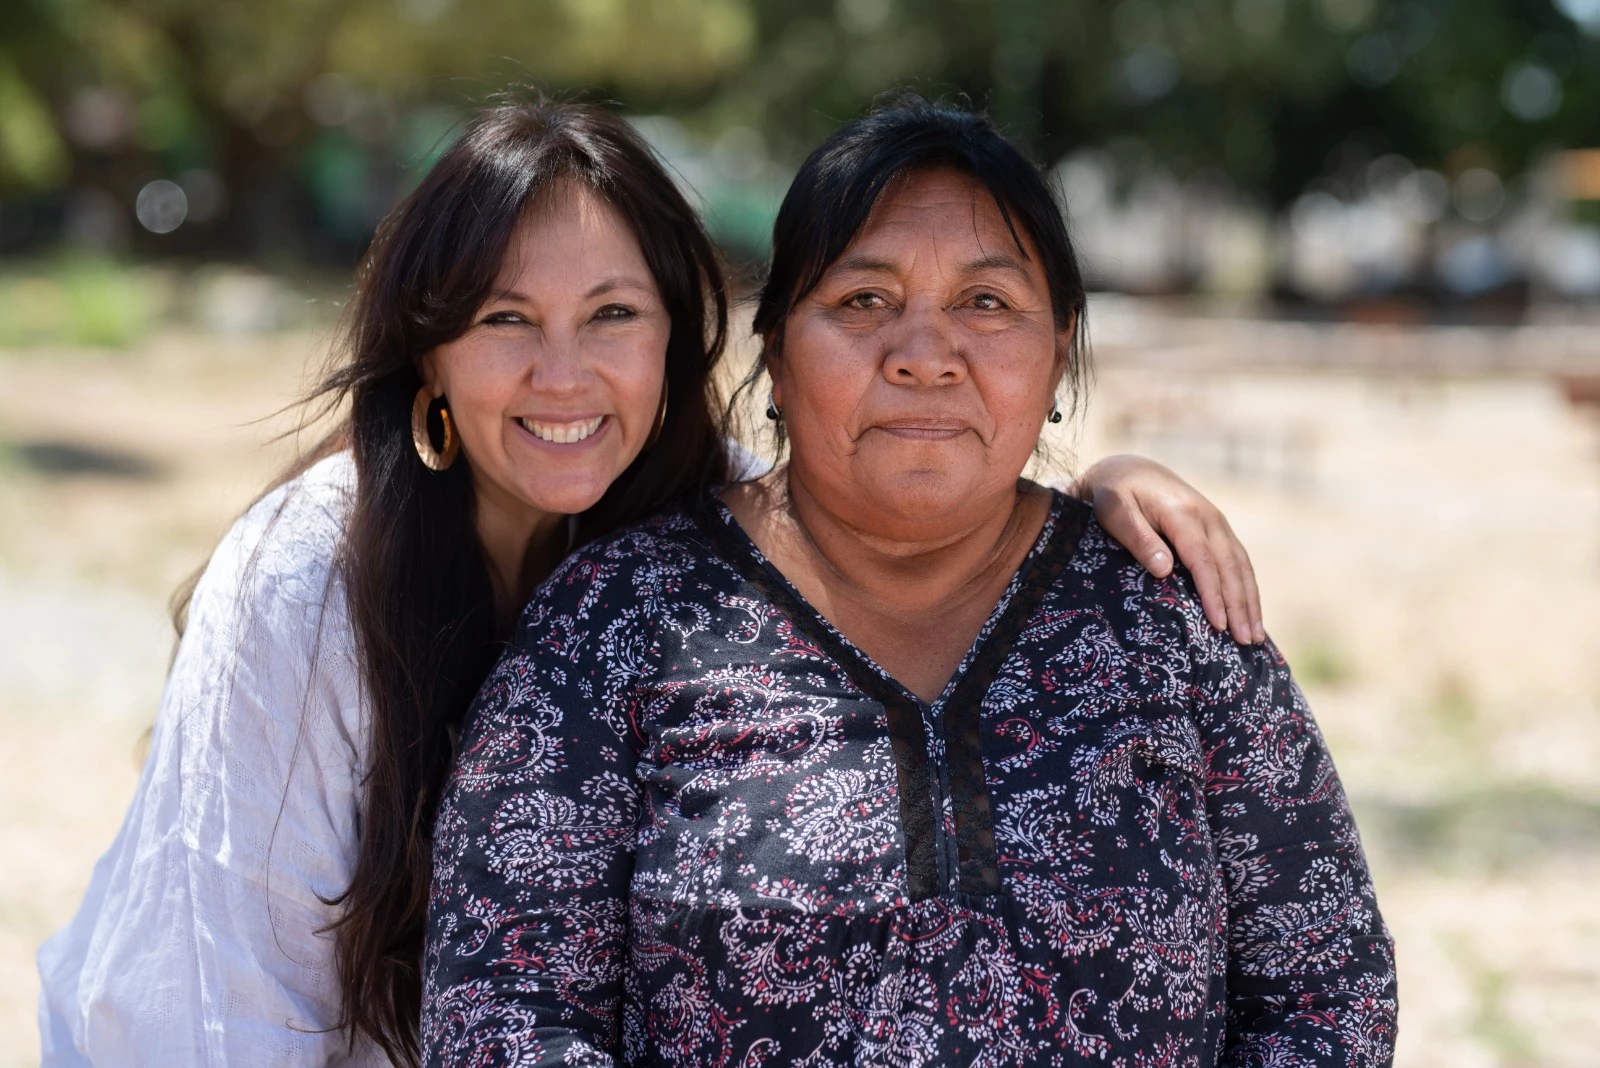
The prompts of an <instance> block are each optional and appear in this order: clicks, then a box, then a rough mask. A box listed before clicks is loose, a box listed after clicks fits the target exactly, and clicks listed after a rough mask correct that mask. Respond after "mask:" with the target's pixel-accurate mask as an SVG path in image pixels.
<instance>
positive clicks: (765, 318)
mask: <svg viewBox="0 0 1600 1068" xmlns="http://www.w3.org/2000/svg"><path fill="white" fill-rule="evenodd" d="M941 166H942V167H954V168H955V169H957V170H959V171H962V172H964V173H966V174H970V175H971V176H972V177H974V178H975V179H977V180H978V181H979V182H981V183H983V185H984V186H985V187H986V188H987V189H988V191H989V195H990V196H992V197H994V202H995V205H996V207H998V208H999V209H1000V214H1001V216H1002V217H1003V218H1004V219H1005V222H1006V226H1007V227H1009V228H1010V230H1011V236H1012V238H1013V239H1015V241H1016V243H1017V250H1018V251H1019V252H1021V253H1022V254H1023V255H1024V256H1026V255H1027V249H1026V248H1025V247H1024V245H1023V243H1022V237H1021V234H1027V236H1028V237H1029V238H1031V239H1032V241H1033V245H1034V248H1036V249H1037V250H1038V253H1039V259H1040V267H1041V268H1042V269H1043V270H1044V275H1045V279H1046V282H1047V283H1048V285H1049V288H1050V305H1051V311H1052V314H1053V315H1054V318H1055V325H1056V329H1057V330H1066V329H1068V328H1072V339H1071V342H1070V343H1069V345H1068V347H1067V351H1066V352H1064V353H1062V354H1061V356H1062V381H1063V382H1064V383H1065V385H1066V386H1067V392H1068V395H1069V397H1071V399H1072V401H1073V403H1074V404H1076V402H1077V400H1078V397H1079V395H1080V393H1081V389H1082V386H1083V383H1084V379H1085V377H1086V375H1087V373H1088V355H1087V353H1088V348H1087V337H1088V333H1087V328H1088V323H1087V322H1086V320H1085V314H1086V312H1087V305H1088V298H1087V294H1086V293H1085V290H1084V285H1083V274H1082V272H1081V271H1080V270H1079V267H1078V257H1077V254H1076V253H1075V252H1074V251H1073V248H1072V239H1071V237H1070V236H1069V235H1068V233H1067V221H1066V218H1065V216H1064V215H1063V213H1062V210H1061V205H1060V203H1059V201H1058V199H1057V198H1056V197H1055V196H1054V195H1053V194H1052V191H1051V188H1050V185H1049V183H1048V182H1047V181H1046V179H1045V177H1044V174H1043V173H1042V172H1041V170H1040V168H1039V167H1038V165H1037V164H1035V163H1034V162H1033V161H1031V160H1030V159H1029V158H1028V157H1027V156H1026V155H1025V154H1024V153H1023V151H1022V150H1021V149H1020V148H1018V147H1017V145H1016V144H1014V143H1013V142H1012V141H1010V140H1009V139H1008V138H1007V137H1006V136H1005V135H1004V134H1003V133H1001V132H1000V131H999V130H998V129H997V128H996V127H995V125H994V123H992V122H990V121H989V119H988V118H987V117H986V116H984V115H983V114H981V113H978V112H974V111H970V110H967V109H965V108H959V107H954V106H949V105H942V104H935V103H931V102H929V101H928V100H925V99H923V98H922V97H921V96H918V95H917V94H916V93H912V92H897V93H893V94H890V95H889V96H887V97H885V98H884V100H883V101H882V102H881V103H879V104H878V105H877V106H875V107H874V108H873V109H872V110H871V111H869V112H868V113H867V114H866V115H863V116H862V117H861V118H859V119H855V120H853V121H851V122H847V123H845V124H844V125H843V126H841V127H839V129H837V130H835V131H834V133H833V134H832V135H831V136H830V137H829V138H828V139H827V140H826V141H824V142H823V143H822V144H821V145H819V146H818V147H817V149H816V151H814V152H812V153H811V155H810V156H808V157H807V158H806V161H805V162H804V163H803V164H801V165H800V170H799V172H798V173H797V174H796V175H795V177H794V181H793V182H792V183H790V185H789V191H788V193H786V194H785V195H784V198H783V204H782V206H781V207H780V208H779V209H778V218H777V221H776V222H775V223H774V224H773V227H772V259H771V267H770V269H769V271H768V273H767V279H766V284H765V285H764V286H763V287H762V289H761V297H760V300H759V302H758V303H757V305H756V311H755V318H754V320H753V322H752V327H753V329H754V332H755V334H756V335H757V336H758V337H760V338H761V339H762V343H763V353H762V362H761V363H760V364H758V365H757V366H756V367H755V368H753V369H752V371H751V372H750V376H749V377H748V378H747V379H746V380H745V382H744V383H743V384H742V385H741V387H740V391H741V393H742V392H744V391H747V390H749V389H751V388H753V387H754V385H755V384H756V383H757V382H758V381H759V379H760V376H761V375H762V373H763V372H764V370H765V362H766V360H767V359H769V358H771V357H773V356H781V354H782V351H783V327H784V323H785V322H786V321H787V320H788V317H789V313H790V312H792V311H793V310H794V308H795V306H796V305H798V304H799V303H800V301H802V300H804V299H805V298H806V296H807V295H808V294H810V293H811V291H812V290H814V289H815V288H816V287H817V285H818V283H820V282H821V281H822V276H823V275H824V274H825V273H827V270H828V268H829V267H831V266H833V263H834V261H835V260H837V259H838V258H839V257H840V256H842V255H843V254H844V251H845V249H846V248H848V247H849V245H850V242H852V241H854V240H855V237H856V234H857V233H858V232H859V231H860V230H861V227H862V226H864V225H866V222H867V219H868V217H869V216H870V215H871V214H872V207H873V205H874V204H876V203H877V202H878V197H879V196H881V195H882V194H883V192H884V190H885V189H887V188H888V187H889V185H890V184H891V183H892V182H893V181H894V180H895V179H896V178H898V177H899V176H900V175H903V174H907V173H909V172H912V171H917V170H925V169H928V168H932V167H941ZM775 431H776V433H777V435H778V441H779V445H780V447H781V445H782V440H783V424H782V423H781V422H780V423H778V425H777V427H776V428H775Z"/></svg>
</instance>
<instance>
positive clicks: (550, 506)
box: [518, 469, 621, 515]
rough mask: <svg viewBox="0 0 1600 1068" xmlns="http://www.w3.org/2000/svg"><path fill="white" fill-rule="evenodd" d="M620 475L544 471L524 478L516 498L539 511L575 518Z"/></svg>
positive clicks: (597, 471)
mask: <svg viewBox="0 0 1600 1068" xmlns="http://www.w3.org/2000/svg"><path fill="white" fill-rule="evenodd" d="M620 473H621V472H612V471H611V470H609V469H606V470H582V471H566V472H543V473H541V474H539V475H534V476H532V477H529V478H526V479H524V480H523V481H522V483H521V484H520V485H519V487H518V489H519V495H520V496H521V497H522V498H523V499H524V500H525V501H527V502H528V503H529V504H531V505H533V506H534V507H535V508H537V509H539V510H540V511H542V512H550V513H557V514H560V515H578V514H579V513H581V512H587V511H588V510H589V509H590V508H593V507H594V506H595V505H596V504H598V503H599V502H600V498H601V497H604V496H605V494H606V490H608V489H610V488H611V483H612V482H614V481H616V475H617V474H620Z"/></svg>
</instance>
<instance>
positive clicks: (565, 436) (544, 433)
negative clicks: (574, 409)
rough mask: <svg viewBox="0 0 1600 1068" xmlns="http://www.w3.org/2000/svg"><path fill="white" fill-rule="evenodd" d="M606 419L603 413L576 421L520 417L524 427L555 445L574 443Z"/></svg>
mask: <svg viewBox="0 0 1600 1068" xmlns="http://www.w3.org/2000/svg"><path fill="white" fill-rule="evenodd" d="M605 421H606V417H605V416H603V415H597V416H595V417H594V418H593V419H584V420H582V421H580V422H576V423H540V422H536V421H534V420H532V419H522V418H519V419H518V420H517V422H519V423H521V424H522V429H524V430H526V431H527V432H528V433H530V434H532V435H534V436H535V437H537V438H541V439H543V440H544V441H548V442H551V443H552V444H555V445H572V444H575V443H577V442H580V441H582V440H583V439H584V438H586V437H588V436H589V435H590V434H593V433H594V432H595V431H596V430H599V429H600V424H601V423H603V422H605Z"/></svg>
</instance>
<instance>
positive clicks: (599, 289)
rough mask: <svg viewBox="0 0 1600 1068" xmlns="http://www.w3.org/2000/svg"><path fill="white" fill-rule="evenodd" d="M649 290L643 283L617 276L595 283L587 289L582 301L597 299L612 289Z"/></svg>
mask: <svg viewBox="0 0 1600 1068" xmlns="http://www.w3.org/2000/svg"><path fill="white" fill-rule="evenodd" d="M649 288H650V287H649V286H648V285H646V284H645V283H643V282H641V281H639V280H638V279H636V278H625V277H623V276H621V275H618V276H617V277H615V278H603V279H601V280H600V281H598V282H596V283H595V284H594V285H592V286H590V287H589V292H587V293H585V294H584V295H583V299H584V300H590V299H592V298H594V297H598V296H599V295H600V294H602V293H606V292H609V291H611V290H613V289H638V290H648V289H649Z"/></svg>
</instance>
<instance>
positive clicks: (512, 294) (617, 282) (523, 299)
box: [489, 275, 650, 304]
mask: <svg viewBox="0 0 1600 1068" xmlns="http://www.w3.org/2000/svg"><path fill="white" fill-rule="evenodd" d="M649 288H650V287H649V286H647V285H646V284H645V283H643V282H641V281H639V280H638V279H636V278H626V277H623V276H622V275H618V276H616V277H614V278H602V279H601V280H600V281H598V282H596V283H595V284H594V285H592V286H590V287H589V292H587V293H585V294H584V295H583V299H584V300H593V299H594V298H595V297H598V296H599V295H600V294H602V293H607V292H610V291H611V290H613V289H637V290H641V291H643V290H648V289H649ZM489 299H490V300H508V301H512V302H514V303H519V304H531V303H533V298H532V297H530V296H528V294H526V293H524V292H522V291H521V290H520V289H497V290H495V291H494V292H493V293H491V294H489Z"/></svg>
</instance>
